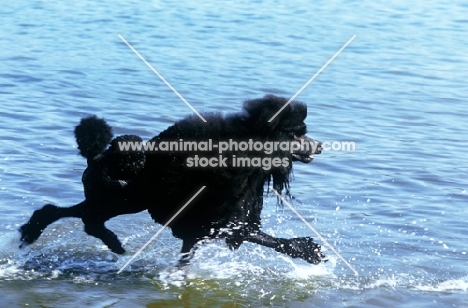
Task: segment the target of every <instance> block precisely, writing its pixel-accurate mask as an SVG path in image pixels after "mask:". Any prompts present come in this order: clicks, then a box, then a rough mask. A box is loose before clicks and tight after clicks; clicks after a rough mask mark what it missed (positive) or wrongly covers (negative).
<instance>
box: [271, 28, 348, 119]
mask: <svg viewBox="0 0 468 308" xmlns="http://www.w3.org/2000/svg"><path fill="white" fill-rule="evenodd" d="M355 38H356V35H353V37H352V38H350V39H349V41H347V42H346V44H344V45H343V47H341V48H340V50H338V51H337V52H336V53H335V54H334V55H333V57H331V58H330V60H328V61H327V63H325V64H324V65H323V66H322V68H320V69H319V70H318V72H317V73H315V75H314V76H312V78H310V79H309V81H307V82H306V83H305V85H303V86H302V88H300V89H299V91H297V92H296V94H294V95H293V97H291V98H290V99H289V101H288V102H287V103H286V104H284V106H283V107H281V109H280V110H278V112H277V113H275V115H274V116H272V117H271V119H269V120H268V122H271V121H273V119H274V118H276V117H277V116H278V114H280V112H281V111H283V109H284V108H286V106H288V105H289V104H290V103H291V102H292V101H293V100H294V99H295V98H296V97H297V96H298V95H299V94H300V93H301V92H302V91H303V90H304V89H305V88H306V87H307V86H308V85H309V84H310V83H311V82H312V81H313V80H314V79H315V77H317V76H318V75H319V74H320V73H321V72H322V71H323V70H324V69H325V68H326V67H327V66H328V64H330V63H331V62H332V61H333V60H335V58H336V57H337V56H338V55H339V54H340V53H341V52H342V51H343V49H345V48H346V47H347V46H348V45H349V44H350V43H351V42H352V41H353V40H354V39H355Z"/></svg>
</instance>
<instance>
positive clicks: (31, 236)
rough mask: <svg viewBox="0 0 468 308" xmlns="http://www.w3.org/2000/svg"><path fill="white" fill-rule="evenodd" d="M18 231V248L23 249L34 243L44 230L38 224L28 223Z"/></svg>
mask: <svg viewBox="0 0 468 308" xmlns="http://www.w3.org/2000/svg"><path fill="white" fill-rule="evenodd" d="M18 231H19V232H20V233H21V237H20V240H21V244H20V246H19V247H20V248H23V247H24V246H27V245H29V244H32V243H34V242H35V241H36V240H37V239H38V238H39V236H41V234H42V231H44V230H43V229H42V228H41V226H39V225H38V224H34V225H33V224H32V223H31V222H28V223H26V224H24V225H22V226H21V227H20V228H19V230H18Z"/></svg>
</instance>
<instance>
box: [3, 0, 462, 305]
mask: <svg viewBox="0 0 468 308" xmlns="http://www.w3.org/2000/svg"><path fill="white" fill-rule="evenodd" d="M467 16H468V4H467V3H465V2H464V1H461V0H455V1H447V0H443V1H438V2H418V3H409V2H406V1H391V2H375V1H342V0H341V1H340V0H337V1H314V2H310V1H279V0H276V1H269V2H267V1H236V2H230V3H226V2H221V1H204V2H200V1H182V2H177V3H174V2H164V1H148V2H141V1H107V2H94V1H77V2H76V3H74V2H64V1H15V2H13V1H9V2H6V3H3V4H2V7H1V8H0V20H2V27H0V41H1V43H2V44H1V51H0V104H1V107H0V132H1V133H0V200H1V201H0V215H1V221H2V223H1V224H0V232H1V234H2V237H1V238H0V294H1V296H2V302H3V303H4V304H5V305H6V306H9V307H13V306H25V305H29V306H32V307H36V306H42V307H65V306H67V307H70V306H85V305H86V306H88V307H124V306H125V307H128V306H143V307H246V306H252V307H259V306H282V307H311V306H313V305H316V306H328V307H392V306H393V307H396V306H398V307H463V305H465V307H466V304H465V302H466V298H467V290H468V263H467V259H468V256H467V252H468V247H467V245H466V243H467V238H466V220H467V218H468V209H467V201H468V193H467V189H468V180H467V176H466V175H467V173H468V154H467V153H468V152H467V150H468V141H467V136H468V124H467V121H466V118H467V106H468V99H467V97H468V89H467V80H468V57H467V54H466V50H467V47H468V36H467V35H466V33H468V18H467ZM119 34H120V35H121V36H122V37H123V38H125V39H126V40H127V41H128V42H129V43H130V44H131V45H132V46H133V47H134V48H135V49H136V50H138V52H139V53H140V54H141V55H142V57H144V58H145V59H146V60H147V61H148V63H151V65H152V66H153V67H154V68H155V69H156V70H157V71H158V72H159V73H160V74H161V75H162V76H164V78H165V79H166V80H167V81H168V82H169V83H170V84H172V86H173V87H174V88H175V89H177V91H178V92H179V93H180V94H181V95H182V96H183V97H184V98H185V99H186V100H187V101H188V102H189V103H190V104H191V105H192V106H193V107H194V108H195V109H196V110H198V111H199V112H206V111H219V112H222V113H230V112H238V111H240V110H241V105H242V102H243V101H244V100H246V99H251V98H257V97H262V96H263V95H265V94H269V93H272V94H276V95H280V96H284V97H287V98H289V97H292V96H293V95H294V94H295V93H296V92H297V91H298V90H299V89H300V88H301V87H302V86H303V85H304V84H305V83H306V82H307V81H308V80H309V79H310V78H311V77H312V76H313V75H314V74H315V73H316V72H317V71H318V70H319V69H320V68H321V67H322V66H323V65H324V64H325V63H326V62H327V61H328V60H329V59H330V58H331V57H332V56H333V55H334V54H335V53H336V52H337V51H338V50H339V49H340V48H341V47H342V46H343V45H344V44H345V43H346V42H347V41H349V40H350V39H351V38H352V37H353V36H354V35H355V36H356V37H355V39H354V40H352V42H351V43H350V44H349V46H347V47H346V48H345V49H344V50H343V51H342V53H340V54H339V55H338V56H337V57H336V58H335V60H334V61H332V62H331V63H330V64H329V65H328V66H327V67H326V68H325V69H324V70H323V71H322V72H321V74H319V75H318V76H317V77H316V78H315V79H314V80H313V82H312V83H311V84H310V85H309V86H308V87H306V88H305V89H304V90H303V91H302V92H301V93H300V94H299V95H298V96H297V98H296V99H297V100H300V101H303V102H305V103H307V105H308V118H307V120H306V122H307V125H308V128H309V133H308V134H309V136H311V137H313V138H315V139H318V140H321V141H329V142H343V141H348V142H354V144H355V145H356V148H355V150H354V151H326V152H324V153H322V154H321V155H317V156H316V157H315V160H314V162H313V163H312V164H309V165H303V164H302V165H301V164H299V163H298V164H296V166H295V172H294V181H293V183H292V193H293V195H294V196H295V197H296V198H297V200H296V201H294V202H293V204H294V206H295V207H296V209H297V210H298V211H299V212H300V213H301V215H303V216H304V217H305V218H306V219H307V220H308V221H309V222H310V223H311V224H312V225H313V226H314V228H316V229H317V230H318V231H319V232H320V233H321V234H322V235H323V236H324V237H325V238H326V239H327V241H329V242H330V244H331V245H333V246H334V247H335V248H336V249H337V250H338V251H339V252H340V254H342V256H343V257H344V258H345V259H346V260H347V261H348V262H349V263H350V264H351V265H352V266H353V267H354V268H355V269H356V270H357V271H358V273H359V276H358V277H356V276H355V275H354V274H353V272H352V271H351V270H350V269H349V268H348V267H347V266H346V265H345V264H344V263H343V262H342V261H341V260H340V259H339V258H338V257H337V256H336V255H335V254H334V253H333V252H332V251H331V250H330V249H329V248H327V247H326V246H325V245H323V246H324V250H325V252H326V253H327V255H329V256H330V262H328V263H326V264H322V265H319V266H312V265H309V264H307V263H305V262H303V261H300V260H292V259H290V258H288V257H286V256H283V255H280V254H277V253H276V252H274V251H271V250H269V249H266V248H262V247H259V246H257V245H253V244H249V243H246V244H244V245H242V246H241V248H240V249H239V250H237V251H234V252H233V251H230V250H229V249H228V248H227V247H225V245H224V244H223V242H222V241H220V242H213V243H209V244H207V245H204V246H203V247H201V248H200V249H199V250H198V251H197V254H196V256H195V259H194V260H193V262H192V264H191V265H190V266H189V267H187V268H185V269H184V270H178V269H177V268H176V267H175V264H176V262H177V259H178V257H179V256H178V252H179V250H180V244H181V243H180V241H179V240H177V239H175V238H173V237H172V236H171V233H170V231H168V230H165V231H164V232H163V234H162V235H161V237H160V238H158V240H157V241H155V242H153V243H152V244H151V245H150V247H148V248H147V249H146V250H145V251H144V252H143V253H142V254H141V255H140V256H139V257H138V258H137V260H136V261H135V262H134V263H132V265H131V266H130V267H129V268H127V269H126V270H125V271H124V272H123V273H121V274H117V271H118V269H119V268H120V267H121V266H123V265H124V264H125V262H127V261H128V260H129V258H130V257H131V255H132V254H133V253H135V252H136V251H137V250H138V249H139V248H140V247H141V246H142V245H143V244H144V243H145V242H146V241H147V240H148V239H149V238H150V237H151V236H152V235H153V234H154V233H155V232H156V231H157V230H158V229H159V227H160V226H158V225H156V224H154V223H153V222H152V221H151V219H150V217H149V215H148V214H147V213H140V214H137V215H129V216H122V217H118V218H115V219H113V220H111V221H110V222H109V223H108V226H109V227H110V228H111V229H112V230H114V231H115V232H116V233H117V234H118V235H119V237H120V238H121V239H123V242H124V246H125V247H126V249H127V251H128V253H127V255H124V256H117V255H115V254H113V253H111V252H110V251H108V250H107V249H106V247H104V246H103V245H102V243H101V242H99V241H98V240H97V239H95V238H91V237H89V236H86V235H85V233H84V232H83V231H82V223H81V222H80V221H79V220H74V219H64V220H61V221H59V222H57V223H55V224H54V225H51V226H50V227H49V228H48V229H46V231H45V232H44V234H43V236H42V237H41V238H40V239H39V240H38V241H37V243H35V244H34V245H32V246H31V247H28V248H26V249H22V250H20V249H19V248H18V244H19V234H18V232H17V229H18V227H19V226H20V225H21V224H23V223H24V222H26V221H27V219H28V218H29V216H30V215H31V213H32V212H33V210H35V209H37V208H39V207H41V206H42V205H43V204H45V203H48V202H52V203H55V204H57V205H61V206H69V205H72V204H76V203H78V202H79V201H81V200H82V199H83V192H82V187H81V174H82V172H83V170H84V168H86V161H85V160H84V159H83V158H82V157H80V156H79V155H78V154H77V149H76V144H75V140H74V137H73V129H74V126H75V125H76V124H77V123H78V122H79V120H80V118H82V117H84V116H87V115H91V114H96V115H98V116H100V117H104V118H106V119H107V120H108V122H109V123H110V124H111V125H112V126H113V127H114V132H115V134H124V133H132V134H138V135H140V136H142V138H144V139H145V140H148V139H150V138H151V137H152V136H154V135H156V134H158V133H159V132H161V131H162V130H164V129H165V128H166V127H168V126H169V125H171V124H173V123H174V122H175V121H177V120H179V119H182V118H183V117H185V116H187V115H189V114H191V113H192V111H191V110H190V109H189V108H188V106H187V105H185V104H184V102H182V101H181V100H180V99H179V97H177V96H176V95H175V94H174V92H173V91H171V89H169V87H168V86H167V85H166V84H164V82H163V81H162V80H161V79H160V78H159V77H158V76H156V74H154V72H152V71H151V70H150V69H149V68H148V66H147V65H146V64H145V63H144V62H143V61H142V60H141V59H140V58H139V57H137V56H136V55H135V53H134V52H133V51H132V50H130V48H129V47H128V46H127V45H126V44H125V43H124V42H123V41H122V40H121V39H120V38H119V36H118V35H119ZM155 177H157V174H155ZM263 223H264V226H263V229H264V230H265V231H266V232H268V233H270V234H273V235H275V236H284V237H294V236H307V235H309V236H310V235H311V236H315V235H314V234H313V233H312V231H311V230H309V228H308V227H307V226H306V225H305V224H304V223H303V222H302V221H301V220H300V219H299V218H298V217H297V216H296V215H295V214H294V213H292V212H291V211H290V210H288V208H284V210H278V209H277V208H276V199H275V197H274V196H270V197H266V204H265V209H264V212H263Z"/></svg>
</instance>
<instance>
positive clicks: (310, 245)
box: [276, 237, 328, 264]
mask: <svg viewBox="0 0 468 308" xmlns="http://www.w3.org/2000/svg"><path fill="white" fill-rule="evenodd" d="M280 243H281V246H280V247H279V248H278V249H276V250H277V251H279V252H282V253H285V254H287V255H289V256H290V257H292V258H301V259H303V260H306V261H307V262H309V263H311V264H319V263H320V262H326V261H328V259H327V258H326V256H325V255H324V254H323V253H322V252H321V251H320V248H321V247H320V245H318V244H316V243H314V241H313V238H311V237H298V238H292V239H280Z"/></svg>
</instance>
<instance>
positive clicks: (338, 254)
mask: <svg viewBox="0 0 468 308" xmlns="http://www.w3.org/2000/svg"><path fill="white" fill-rule="evenodd" d="M271 190H273V192H274V193H275V194H276V195H277V196H278V197H279V198H280V199H281V200H282V201H283V202H284V203H286V205H287V206H288V207H289V208H290V209H291V210H292V211H293V212H294V214H296V215H297V216H298V217H299V218H300V219H301V220H302V221H303V222H304V223H305V224H306V225H307V227H309V229H310V230H312V232H314V233H315V234H316V235H317V237H318V238H319V239H320V240H321V241H322V242H323V243H324V244H325V245H327V246H328V248H330V249H331V250H332V251H333V252H334V253H335V254H336V255H337V256H338V257H339V258H340V259H341V261H343V262H344V263H345V264H346V265H347V266H348V267H349V268H350V269H351V270H352V271H353V272H354V275H356V276H359V274H358V272H357V271H356V270H355V269H354V268H353V267H352V266H351V264H349V263H348V261H346V260H345V258H343V257H342V256H341V254H340V253H338V251H336V250H335V248H333V246H332V245H331V244H330V243H328V241H327V240H326V239H325V238H324V237H323V236H321V235H320V233H318V232H317V230H315V228H314V227H312V226H311V225H310V224H309V223H308V222H307V220H305V218H304V217H302V215H301V214H299V212H298V211H296V209H295V208H294V207H293V206H292V205H291V204H290V203H289V202H288V201H286V199H284V198H283V196H281V195H280V194H279V193H278V192H277V191H276V190H275V189H274V188H273V187H271Z"/></svg>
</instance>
